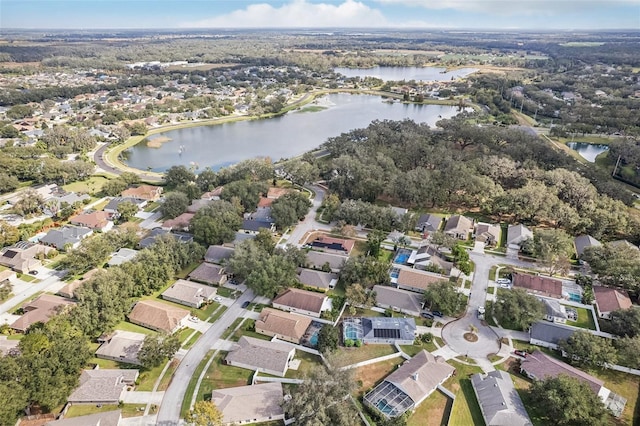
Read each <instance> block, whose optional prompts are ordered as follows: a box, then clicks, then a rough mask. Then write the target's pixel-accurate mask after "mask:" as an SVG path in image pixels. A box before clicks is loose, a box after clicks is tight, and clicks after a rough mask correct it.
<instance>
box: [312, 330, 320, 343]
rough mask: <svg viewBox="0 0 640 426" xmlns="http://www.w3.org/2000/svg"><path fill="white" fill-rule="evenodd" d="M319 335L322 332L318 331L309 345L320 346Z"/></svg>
mask: <svg viewBox="0 0 640 426" xmlns="http://www.w3.org/2000/svg"><path fill="white" fill-rule="evenodd" d="M319 333H320V331H316V332H315V333H313V334H312V335H311V337H310V338H309V343H311V345H312V346H318V334H319Z"/></svg>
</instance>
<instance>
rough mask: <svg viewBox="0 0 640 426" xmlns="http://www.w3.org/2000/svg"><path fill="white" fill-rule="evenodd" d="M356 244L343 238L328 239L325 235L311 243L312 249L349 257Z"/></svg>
mask: <svg viewBox="0 0 640 426" xmlns="http://www.w3.org/2000/svg"><path fill="white" fill-rule="evenodd" d="M355 244H356V242H355V241H353V240H345V239H342V238H333V237H327V236H325V235H323V236H321V237H318V238H316V239H315V240H314V241H313V242H311V247H312V248H314V249H316V250H321V251H324V252H326V253H334V254H342V255H347V256H349V254H350V253H351V250H353V247H354V246H355Z"/></svg>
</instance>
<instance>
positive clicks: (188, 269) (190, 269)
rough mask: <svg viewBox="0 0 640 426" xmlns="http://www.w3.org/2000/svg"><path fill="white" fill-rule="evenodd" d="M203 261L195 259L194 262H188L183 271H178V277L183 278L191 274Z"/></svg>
mask: <svg viewBox="0 0 640 426" xmlns="http://www.w3.org/2000/svg"><path fill="white" fill-rule="evenodd" d="M201 263H202V262H200V261H195V262H192V263H190V264H188V265H187V266H185V267H184V268H183V269H182V270H181V271H179V272H177V273H176V278H181V279H185V278H187V275H189V274H190V273H191V272H193V270H194V269H196V268H197V267H198V266H200V264H201Z"/></svg>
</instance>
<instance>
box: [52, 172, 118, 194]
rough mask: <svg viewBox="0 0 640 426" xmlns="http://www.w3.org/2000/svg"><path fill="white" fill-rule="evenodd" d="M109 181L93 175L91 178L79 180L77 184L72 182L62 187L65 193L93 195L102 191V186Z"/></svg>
mask: <svg viewBox="0 0 640 426" xmlns="http://www.w3.org/2000/svg"><path fill="white" fill-rule="evenodd" d="M108 180H109V179H107V178H106V177H104V176H100V175H95V176H91V177H90V178H89V179H87V180H81V181H77V182H72V183H68V184H66V185H64V186H63V187H62V188H64V190H65V191H71V192H84V193H87V194H94V193H97V192H99V191H100V190H101V189H102V185H104V184H105V183H106V182H107V181H108Z"/></svg>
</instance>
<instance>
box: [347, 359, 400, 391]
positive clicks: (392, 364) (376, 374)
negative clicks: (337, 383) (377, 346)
mask: <svg viewBox="0 0 640 426" xmlns="http://www.w3.org/2000/svg"><path fill="white" fill-rule="evenodd" d="M403 361H404V358H402V357H397V358H393V359H388V360H386V361H380V362H376V363H375V364H369V365H365V366H364V367H358V368H356V369H355V370H354V380H355V381H356V382H357V383H358V390H357V392H356V395H354V396H358V397H362V396H363V395H364V394H365V392H368V391H369V390H371V388H373V387H374V386H375V385H377V384H378V383H380V382H381V381H382V380H383V379H384V378H385V377H387V376H388V375H389V374H391V373H392V372H393V371H394V370H395V368H396V366H397V365H400V364H402V362H403Z"/></svg>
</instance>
